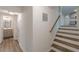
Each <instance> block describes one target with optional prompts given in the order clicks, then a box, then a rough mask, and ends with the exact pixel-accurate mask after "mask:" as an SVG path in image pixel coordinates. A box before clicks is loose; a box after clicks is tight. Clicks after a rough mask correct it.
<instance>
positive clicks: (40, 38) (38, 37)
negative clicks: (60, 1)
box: [33, 6, 58, 52]
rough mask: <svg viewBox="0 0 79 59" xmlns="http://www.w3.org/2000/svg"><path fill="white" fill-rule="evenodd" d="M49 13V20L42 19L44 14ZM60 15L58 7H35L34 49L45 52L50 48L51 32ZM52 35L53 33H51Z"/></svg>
mask: <svg viewBox="0 0 79 59" xmlns="http://www.w3.org/2000/svg"><path fill="white" fill-rule="evenodd" d="M43 13H47V14H48V21H47V22H44V21H43V20H42V14H43ZM57 17H58V7H52V8H49V7H41V6H34V7H33V51H38V52H45V51H48V50H49V49H50V46H51V40H52V39H53V38H52V39H51V38H50V35H51V33H50V32H49V31H50V29H51V27H52V26H53V24H54V22H55V21H56V19H57ZM51 36H52V35H51Z"/></svg>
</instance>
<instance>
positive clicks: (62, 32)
mask: <svg viewBox="0 0 79 59" xmlns="http://www.w3.org/2000/svg"><path fill="white" fill-rule="evenodd" d="M58 33H63V34H70V35H76V36H79V34H77V33H73V32H72V33H69V32H61V31H58Z"/></svg>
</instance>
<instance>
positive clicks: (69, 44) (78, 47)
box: [55, 39, 79, 49]
mask: <svg viewBox="0 0 79 59" xmlns="http://www.w3.org/2000/svg"><path fill="white" fill-rule="evenodd" d="M55 41H56V42H59V43H62V44H65V45H68V46H71V47H73V48H77V49H79V46H78V45H74V44H71V43H68V42H65V41H61V40H58V39H55Z"/></svg>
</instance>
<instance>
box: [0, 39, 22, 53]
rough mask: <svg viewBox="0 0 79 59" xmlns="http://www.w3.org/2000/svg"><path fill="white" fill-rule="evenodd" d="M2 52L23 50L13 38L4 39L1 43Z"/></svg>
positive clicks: (0, 49) (0, 50)
mask: <svg viewBox="0 0 79 59" xmlns="http://www.w3.org/2000/svg"><path fill="white" fill-rule="evenodd" d="M0 52H22V50H21V48H20V46H19V43H18V41H17V40H14V39H13V38H9V39H4V40H3V42H2V43H1V44H0Z"/></svg>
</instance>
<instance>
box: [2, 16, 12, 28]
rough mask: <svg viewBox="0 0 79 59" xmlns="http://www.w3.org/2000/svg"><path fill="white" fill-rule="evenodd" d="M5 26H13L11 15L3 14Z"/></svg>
mask: <svg viewBox="0 0 79 59" xmlns="http://www.w3.org/2000/svg"><path fill="white" fill-rule="evenodd" d="M3 24H4V25H3V27H4V28H11V17H10V16H3Z"/></svg>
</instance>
